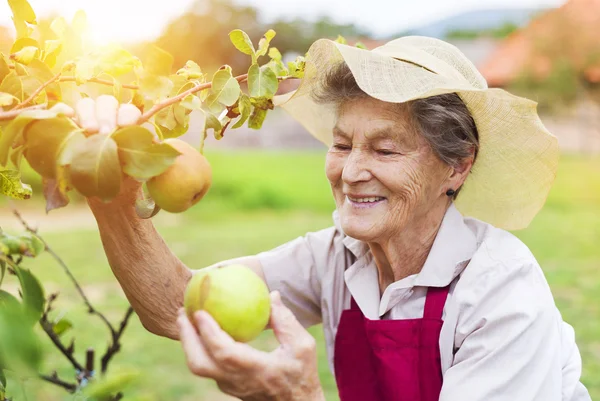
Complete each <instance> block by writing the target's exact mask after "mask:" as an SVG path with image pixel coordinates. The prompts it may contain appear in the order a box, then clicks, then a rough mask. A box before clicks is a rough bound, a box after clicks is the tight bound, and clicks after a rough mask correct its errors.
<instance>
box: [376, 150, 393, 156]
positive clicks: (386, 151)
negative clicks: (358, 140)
mask: <svg viewBox="0 0 600 401" xmlns="http://www.w3.org/2000/svg"><path fill="white" fill-rule="evenodd" d="M376 152H377V153H378V154H380V155H383V156H390V155H395V154H396V152H394V151H391V150H389V149H377V150H376Z"/></svg>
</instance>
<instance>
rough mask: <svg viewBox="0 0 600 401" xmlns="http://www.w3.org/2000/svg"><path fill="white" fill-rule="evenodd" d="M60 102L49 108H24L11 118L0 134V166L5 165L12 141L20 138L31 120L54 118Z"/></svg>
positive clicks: (59, 110) (57, 112)
mask: <svg viewBox="0 0 600 401" xmlns="http://www.w3.org/2000/svg"><path fill="white" fill-rule="evenodd" d="M62 106H64V105H63V104H62V103H57V104H55V105H54V106H52V108H50V109H49V110H25V111H24V112H22V113H20V114H19V116H18V117H16V118H15V119H14V120H12V121H11V122H10V123H9V124H8V125H7V126H6V127H5V128H4V132H3V133H2V135H0V166H6V163H7V162H8V155H9V152H10V149H11V147H12V145H13V143H15V142H18V141H19V140H20V139H21V135H22V134H23V130H24V129H25V127H26V126H27V125H28V124H29V123H30V122H31V121H33V120H40V119H47V118H54V117H56V116H57V115H58V114H60V112H61V107H62Z"/></svg>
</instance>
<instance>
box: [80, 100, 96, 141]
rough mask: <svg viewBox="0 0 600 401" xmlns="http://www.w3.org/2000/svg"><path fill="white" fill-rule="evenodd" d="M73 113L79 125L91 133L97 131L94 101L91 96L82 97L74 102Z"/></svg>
mask: <svg viewBox="0 0 600 401" xmlns="http://www.w3.org/2000/svg"><path fill="white" fill-rule="evenodd" d="M75 115H76V116H77V122H78V123H79V126H80V127H81V128H83V129H84V130H86V131H87V132H89V133H91V134H93V133H96V132H98V121H97V120H96V102H95V101H94V99H92V98H91V97H84V98H83V99H80V100H78V101H77V103H75Z"/></svg>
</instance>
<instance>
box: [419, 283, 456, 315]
mask: <svg viewBox="0 0 600 401" xmlns="http://www.w3.org/2000/svg"><path fill="white" fill-rule="evenodd" d="M448 291H450V286H449V285H448V286H446V287H428V288H427V297H426V298H425V311H424V312H423V317H424V318H425V319H441V318H442V315H443V312H444V305H445V304H446V298H447V297H448Z"/></svg>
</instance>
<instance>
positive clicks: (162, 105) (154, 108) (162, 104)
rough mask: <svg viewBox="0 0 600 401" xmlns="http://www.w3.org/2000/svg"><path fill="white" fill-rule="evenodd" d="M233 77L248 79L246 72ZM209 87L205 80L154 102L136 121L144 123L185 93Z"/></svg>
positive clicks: (239, 79)
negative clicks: (158, 101) (170, 96)
mask: <svg viewBox="0 0 600 401" xmlns="http://www.w3.org/2000/svg"><path fill="white" fill-rule="evenodd" d="M235 79H236V80H237V81H238V82H244V81H245V80H247V79H248V74H243V75H239V76H237V77H235ZM210 87H212V82H206V83H203V84H198V85H196V86H194V87H192V88H190V89H188V90H186V91H185V92H182V93H180V94H179V95H177V96H175V97H172V98H169V99H167V100H165V101H164V102H160V103H157V104H155V105H154V106H152V107H151V108H150V110H148V111H147V112H145V113H144V114H142V115H141V116H140V118H139V119H138V121H137V123H138V125H141V124H143V123H145V122H146V121H148V120H149V119H150V117H152V116H153V115H154V114H156V113H158V112H159V111H161V110H162V109H164V108H165V107H169V106H170V105H172V104H175V103H177V102H179V101H180V100H182V99H183V98H185V97H186V96H187V95H191V94H192V93H196V92H198V91H201V90H204V89H209V88H210Z"/></svg>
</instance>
